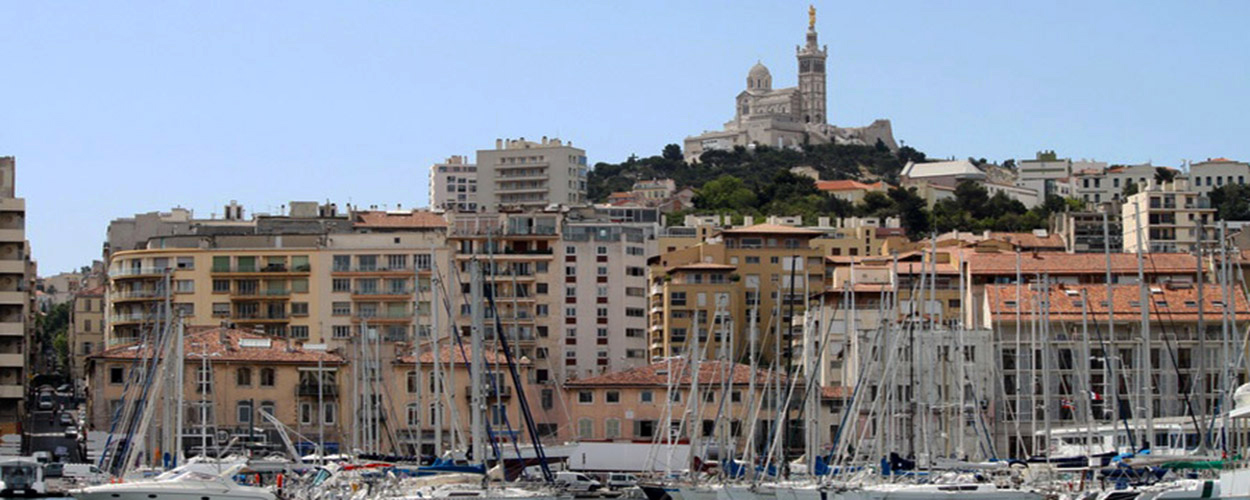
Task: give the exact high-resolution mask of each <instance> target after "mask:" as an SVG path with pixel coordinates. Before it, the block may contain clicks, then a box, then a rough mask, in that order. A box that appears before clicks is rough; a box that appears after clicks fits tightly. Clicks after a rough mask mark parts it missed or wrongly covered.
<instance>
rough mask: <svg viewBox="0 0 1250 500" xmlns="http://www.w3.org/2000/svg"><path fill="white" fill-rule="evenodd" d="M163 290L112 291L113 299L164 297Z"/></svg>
mask: <svg viewBox="0 0 1250 500" xmlns="http://www.w3.org/2000/svg"><path fill="white" fill-rule="evenodd" d="M164 296H165V292H163V291H159V290H134V291H129V292H114V293H113V299H114V300H119V299H155V298H160V297H164Z"/></svg>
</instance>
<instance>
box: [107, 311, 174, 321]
mask: <svg viewBox="0 0 1250 500" xmlns="http://www.w3.org/2000/svg"><path fill="white" fill-rule="evenodd" d="M164 317H165V315H164V314H161V313H122V314H114V315H112V316H109V322H110V323H142V322H156V321H162V320H163V319H164Z"/></svg>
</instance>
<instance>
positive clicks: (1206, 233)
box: [1120, 179, 1216, 252]
mask: <svg viewBox="0 0 1250 500" xmlns="http://www.w3.org/2000/svg"><path fill="white" fill-rule="evenodd" d="M1120 218H1121V220H1123V221H1124V224H1123V233H1124V237H1123V241H1124V251H1126V252H1136V251H1138V250H1139V249H1141V250H1144V251H1145V252H1191V251H1193V249H1194V247H1195V246H1196V245H1197V244H1198V242H1199V238H1201V239H1202V241H1203V242H1205V244H1210V243H1212V242H1214V241H1215V240H1216V237H1215V228H1214V226H1213V225H1212V222H1213V221H1214V220H1215V209H1213V208H1211V202H1210V200H1208V199H1207V198H1206V197H1205V196H1202V195H1200V194H1198V193H1197V192H1194V191H1191V190H1190V189H1189V183H1188V181H1186V180H1185V179H1177V180H1176V181H1173V182H1165V183H1163V184H1162V185H1159V184H1156V183H1155V181H1154V179H1150V180H1148V181H1147V182H1146V188H1145V189H1143V190H1142V191H1140V192H1138V193H1137V194H1134V195H1132V196H1129V197H1128V198H1127V199H1126V200H1125V201H1124V205H1122V206H1121V207H1120ZM1199 225H1201V228H1202V232H1201V233H1200V232H1199ZM1139 233H1140V238H1139V236H1138V234H1139Z"/></svg>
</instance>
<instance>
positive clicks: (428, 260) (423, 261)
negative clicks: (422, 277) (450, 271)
mask: <svg viewBox="0 0 1250 500" xmlns="http://www.w3.org/2000/svg"><path fill="white" fill-rule="evenodd" d="M412 259H413V262H414V263H415V264H416V266H417V270H418V271H429V270H430V268H431V267H433V262H434V257H433V256H432V255H430V254H428V253H419V254H416V255H413V256H412Z"/></svg>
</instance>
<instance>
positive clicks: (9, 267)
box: [0, 259, 26, 274]
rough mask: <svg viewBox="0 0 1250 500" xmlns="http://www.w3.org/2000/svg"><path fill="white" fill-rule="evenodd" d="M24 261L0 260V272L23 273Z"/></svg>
mask: <svg viewBox="0 0 1250 500" xmlns="http://www.w3.org/2000/svg"><path fill="white" fill-rule="evenodd" d="M25 273H26V262H25V261H22V260H17V259H4V260H0V274H25Z"/></svg>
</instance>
